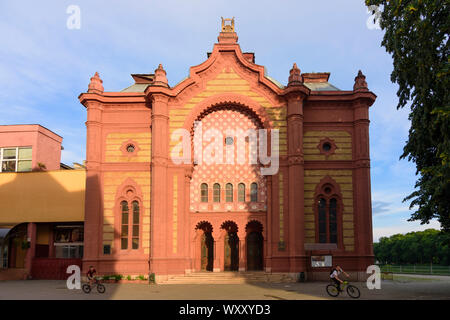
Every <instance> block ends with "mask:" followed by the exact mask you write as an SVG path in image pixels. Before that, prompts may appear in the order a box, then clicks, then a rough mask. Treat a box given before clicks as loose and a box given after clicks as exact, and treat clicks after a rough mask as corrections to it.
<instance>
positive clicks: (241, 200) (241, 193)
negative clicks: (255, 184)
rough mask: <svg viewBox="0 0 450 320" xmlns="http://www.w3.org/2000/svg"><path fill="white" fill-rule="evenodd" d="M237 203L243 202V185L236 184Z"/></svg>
mask: <svg viewBox="0 0 450 320" xmlns="http://www.w3.org/2000/svg"><path fill="white" fill-rule="evenodd" d="M238 201H239V202H245V184H243V183H239V184H238Z"/></svg>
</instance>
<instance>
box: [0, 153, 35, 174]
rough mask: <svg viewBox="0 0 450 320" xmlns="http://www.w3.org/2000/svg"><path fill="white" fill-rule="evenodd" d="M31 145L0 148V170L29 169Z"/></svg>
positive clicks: (17, 170) (18, 170)
mask: <svg viewBox="0 0 450 320" xmlns="http://www.w3.org/2000/svg"><path fill="white" fill-rule="evenodd" d="M31 159H32V148H31V147H7V148H0V172H23V171H31Z"/></svg>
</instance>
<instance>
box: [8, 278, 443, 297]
mask: <svg viewBox="0 0 450 320" xmlns="http://www.w3.org/2000/svg"><path fill="white" fill-rule="evenodd" d="M326 285H327V283H325V282H308V283H294V284H285V283H279V284H276V283H261V284H230V285H145V284H106V293H104V294H99V293H97V292H92V293H90V294H85V293H83V292H82V291H81V290H68V289H67V288H66V283H65V281H56V280H29V281H0V299H52V300H53V299H58V300H71V299H75V300H86V299H87V300H94V299H125V300H128V299H149V300H182V299H190V300H191V299H194V300H197V299H198V300H215V299H221V300H222V299H223V300H231V299H236V300H250V299H255V300H285V299H287V300H305V299H307V300H320V299H341V300H351V298H350V297H348V296H347V294H344V295H342V296H340V297H338V298H331V297H329V296H328V295H327V294H326V292H325V286H326ZM356 285H357V286H358V287H359V288H360V290H361V299H375V300H378V299H445V300H450V277H444V278H443V279H427V278H417V276H416V278H414V277H412V276H404V275H396V276H395V278H394V281H389V280H384V281H382V283H381V289H380V290H368V289H367V288H366V286H365V284H364V283H357V284H356Z"/></svg>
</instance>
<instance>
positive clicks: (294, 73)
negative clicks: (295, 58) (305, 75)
mask: <svg viewBox="0 0 450 320" xmlns="http://www.w3.org/2000/svg"><path fill="white" fill-rule="evenodd" d="M300 83H302V76H301V73H300V69H299V68H298V67H297V64H296V63H294V65H293V66H292V69H291V71H290V72H289V83H288V86H290V85H295V84H300Z"/></svg>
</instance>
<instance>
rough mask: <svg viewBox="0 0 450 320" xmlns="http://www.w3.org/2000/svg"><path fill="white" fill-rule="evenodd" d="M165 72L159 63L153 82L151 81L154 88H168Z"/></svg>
mask: <svg viewBox="0 0 450 320" xmlns="http://www.w3.org/2000/svg"><path fill="white" fill-rule="evenodd" d="M166 74H167V73H166V71H165V70H164V68H163V66H162V64H161V63H160V64H159V66H158V69H156V70H155V80H154V81H153V85H154V86H163V87H169V84H168V81H167V77H166Z"/></svg>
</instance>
